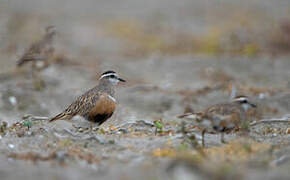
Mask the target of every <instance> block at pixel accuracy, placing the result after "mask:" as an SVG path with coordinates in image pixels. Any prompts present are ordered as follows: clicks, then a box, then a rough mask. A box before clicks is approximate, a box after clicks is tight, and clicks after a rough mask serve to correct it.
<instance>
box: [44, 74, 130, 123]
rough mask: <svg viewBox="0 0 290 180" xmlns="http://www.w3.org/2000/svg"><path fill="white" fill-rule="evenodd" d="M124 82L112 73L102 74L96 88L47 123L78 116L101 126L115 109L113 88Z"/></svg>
mask: <svg viewBox="0 0 290 180" xmlns="http://www.w3.org/2000/svg"><path fill="white" fill-rule="evenodd" d="M120 81H121V82H126V81H125V80H123V79H121V78H120V77H119V76H118V74H117V73H116V72H114V71H106V72H104V73H103V74H102V75H101V77H100V79H99V83H98V85H97V86H95V87H94V88H92V89H90V90H89V91H87V92H86V93H84V94H83V95H81V96H79V97H78V98H77V99H76V100H75V101H74V102H73V103H72V104H71V105H69V106H68V108H66V109H65V110H64V111H63V112H62V113H60V114H58V115H57V116H55V117H53V118H51V119H50V120H49V121H50V122H52V121H56V120H70V119H72V118H73V117H74V116H76V115H79V116H82V117H83V118H85V119H86V120H88V121H90V122H94V123H97V124H98V125H101V124H102V123H104V122H105V121H106V120H107V119H109V118H110V117H111V116H112V115H113V113H114V111H115V108H116V99H115V86H116V85H117V84H118V82H120Z"/></svg>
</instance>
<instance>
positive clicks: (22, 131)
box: [16, 129, 25, 137]
mask: <svg viewBox="0 0 290 180" xmlns="http://www.w3.org/2000/svg"><path fill="white" fill-rule="evenodd" d="M16 134H17V136H18V137H23V136H24V134H25V131H24V130H22V129H21V130H19V131H17V133H16Z"/></svg>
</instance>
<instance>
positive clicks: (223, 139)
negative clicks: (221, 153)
mask: <svg viewBox="0 0 290 180" xmlns="http://www.w3.org/2000/svg"><path fill="white" fill-rule="evenodd" d="M220 137H221V143H223V144H225V143H227V142H226V141H225V138H224V133H223V132H222V133H221V136H220Z"/></svg>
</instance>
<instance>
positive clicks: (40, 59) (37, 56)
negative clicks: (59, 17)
mask: <svg viewBox="0 0 290 180" xmlns="http://www.w3.org/2000/svg"><path fill="white" fill-rule="evenodd" d="M55 36H56V28H55V26H47V27H46V28H45V34H44V36H43V37H42V38H41V40H40V41H38V42H35V43H33V44H32V45H31V46H30V47H29V48H28V49H27V50H26V51H25V52H24V54H23V55H22V56H21V58H20V59H19V60H18V61H17V62H16V65H17V67H23V66H25V65H26V64H31V74H32V78H33V80H34V87H35V88H36V89H42V88H43V87H44V86H45V83H44V81H43V79H42V78H41V75H40V73H39V71H41V70H43V69H45V68H47V67H48V66H49V61H50V60H51V58H52V57H53V56H54V51H55V49H54V41H55V40H54V39H55Z"/></svg>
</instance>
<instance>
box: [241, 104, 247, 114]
mask: <svg viewBox="0 0 290 180" xmlns="http://www.w3.org/2000/svg"><path fill="white" fill-rule="evenodd" d="M242 107H243V109H244V111H245V112H247V111H248V109H249V104H242Z"/></svg>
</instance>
